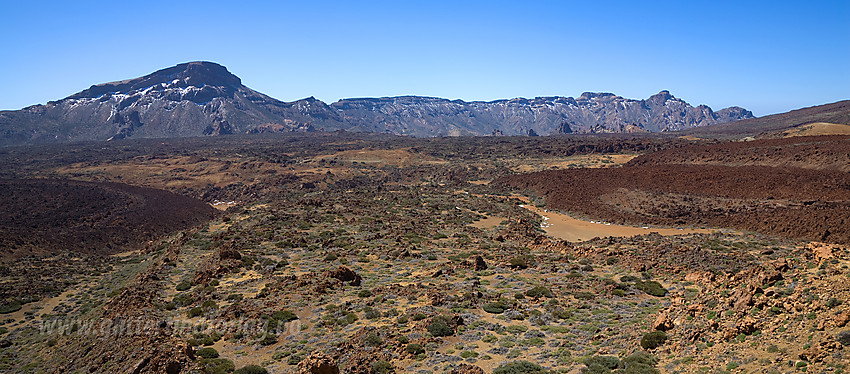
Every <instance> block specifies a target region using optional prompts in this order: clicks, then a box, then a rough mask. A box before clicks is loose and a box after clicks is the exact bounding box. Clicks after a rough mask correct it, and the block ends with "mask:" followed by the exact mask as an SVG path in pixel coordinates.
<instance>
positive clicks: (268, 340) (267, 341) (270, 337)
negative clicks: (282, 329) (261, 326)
mask: <svg viewBox="0 0 850 374" xmlns="http://www.w3.org/2000/svg"><path fill="white" fill-rule="evenodd" d="M257 342H258V343H260V345H272V344H275V343H277V335H275V334H272V333H269V332H267V333H264V334H263V336H262V337H260V339H259V340H258V341H257Z"/></svg>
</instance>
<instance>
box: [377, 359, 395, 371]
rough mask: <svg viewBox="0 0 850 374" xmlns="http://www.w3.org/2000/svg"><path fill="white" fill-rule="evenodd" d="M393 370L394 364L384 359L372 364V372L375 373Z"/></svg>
mask: <svg viewBox="0 0 850 374" xmlns="http://www.w3.org/2000/svg"><path fill="white" fill-rule="evenodd" d="M392 371H393V365H392V364H391V363H389V362H386V361H384V360H378V361H375V362H374V363H373V364H372V373H373V374H387V373H391V372H392Z"/></svg>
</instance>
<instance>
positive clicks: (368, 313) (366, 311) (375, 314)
mask: <svg viewBox="0 0 850 374" xmlns="http://www.w3.org/2000/svg"><path fill="white" fill-rule="evenodd" d="M363 316H364V317H366V319H378V318H381V312H379V311H377V310H375V309H373V308H371V307H368V306H367V307H366V308H363Z"/></svg>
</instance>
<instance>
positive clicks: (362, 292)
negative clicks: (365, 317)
mask: <svg viewBox="0 0 850 374" xmlns="http://www.w3.org/2000/svg"><path fill="white" fill-rule="evenodd" d="M370 296H372V291H369V290H360V292H358V293H357V297H362V298H366V297H370Z"/></svg>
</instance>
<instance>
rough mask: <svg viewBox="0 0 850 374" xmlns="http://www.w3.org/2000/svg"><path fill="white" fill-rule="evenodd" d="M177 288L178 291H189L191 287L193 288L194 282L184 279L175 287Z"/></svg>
mask: <svg viewBox="0 0 850 374" xmlns="http://www.w3.org/2000/svg"><path fill="white" fill-rule="evenodd" d="M175 288H176V289H177V291H181V292H182V291H187V290H189V289H190V288H192V282H189V281H183V282H180V283H177V287H175Z"/></svg>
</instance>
